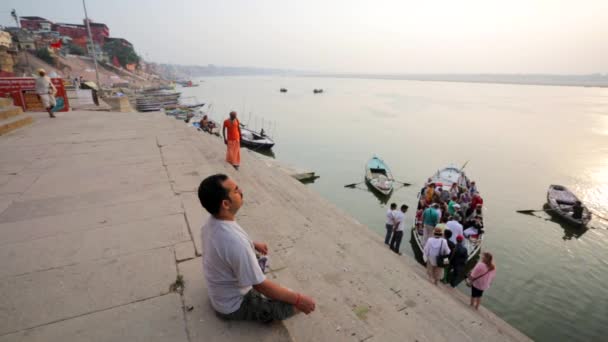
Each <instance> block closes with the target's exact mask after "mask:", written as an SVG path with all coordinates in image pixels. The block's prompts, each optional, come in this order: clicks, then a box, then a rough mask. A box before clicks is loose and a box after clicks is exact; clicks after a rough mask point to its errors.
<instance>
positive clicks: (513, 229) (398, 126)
mask: <svg viewBox="0 0 608 342" xmlns="http://www.w3.org/2000/svg"><path fill="white" fill-rule="evenodd" d="M281 87H286V88H288V89H289V91H288V92H287V93H280V92H279V88H281ZM314 88H323V89H325V93H324V94H320V95H313V93H312V89H314ZM181 90H182V91H183V93H184V96H188V95H196V96H197V97H198V98H199V99H200V100H205V101H207V102H212V103H213V105H214V106H213V110H212V115H211V116H212V118H213V119H215V120H218V121H219V120H220V119H223V118H224V117H225V116H227V113H228V112H229V111H230V110H233V109H234V110H236V111H238V112H239V116H240V118H241V121H242V122H244V123H247V122H249V125H250V126H254V127H256V126H257V128H259V127H261V126H262V118H263V119H264V127H266V130H268V129H270V133H271V134H272V135H273V137H274V138H275V141H276V143H277V145H276V147H275V148H274V152H275V154H276V158H277V159H279V160H282V161H286V162H288V163H291V164H293V165H297V166H301V167H306V168H310V169H313V170H315V171H317V172H318V173H319V174H320V175H321V178H320V179H318V180H317V181H316V182H315V183H314V184H312V185H310V186H311V187H312V188H313V189H315V190H316V191H318V192H319V193H320V194H321V195H323V196H324V197H326V198H327V199H329V200H330V201H332V202H333V203H335V204H336V205H338V206H339V207H341V208H342V209H343V210H345V211H346V212H348V213H349V214H351V215H352V216H354V217H355V218H357V219H358V220H359V221H360V222H362V223H364V224H366V225H367V226H369V227H370V229H372V230H374V231H377V232H378V234H383V232H384V213H385V210H386V205H385V204H382V203H380V201H379V200H378V199H377V198H376V197H374V196H373V195H372V194H371V193H369V192H367V191H366V190H363V189H365V188H364V187H363V188H362V189H346V188H344V187H343V185H344V184H347V183H354V182H356V181H361V180H362V179H363V166H364V164H365V162H366V161H367V160H368V159H369V158H370V157H371V156H372V155H373V154H377V155H379V156H380V157H382V158H383V159H384V160H385V161H386V162H387V163H388V164H389V165H390V167H391V168H392V171H393V174H394V175H395V177H396V178H397V179H399V180H401V181H404V182H408V183H412V184H414V185H413V186H411V187H408V188H403V189H400V190H398V191H397V192H396V193H394V194H393V196H392V198H391V199H390V201H391V202H393V201H394V202H397V203H399V204H401V203H405V204H408V205H410V207H411V206H414V205H415V203H416V192H417V191H418V190H419V189H420V187H421V186H422V184H423V182H424V180H425V179H426V178H427V177H428V176H430V175H431V174H432V173H434V172H435V171H436V170H437V169H439V168H441V167H443V166H446V165H448V164H450V163H455V164H458V165H460V164H463V163H464V162H465V161H467V160H468V161H469V163H468V165H467V166H466V171H467V173H468V175H469V176H470V178H471V179H474V180H476V181H477V184H478V188H479V190H480V191H481V193H482V195H483V197H484V204H485V209H486V211H485V213H486V227H487V228H486V231H487V235H486V240H485V243H484V250H486V251H491V252H493V253H494V255H495V257H496V262H497V267H498V275H497V278H496V280H495V282H494V284H493V286H492V288H491V289H490V290H489V291H487V293H486V294H484V303H483V304H484V305H486V306H487V307H488V308H490V309H491V310H492V311H494V312H495V313H497V314H498V315H499V316H501V317H502V318H504V319H505V320H506V321H508V322H509V323H511V324H512V325H514V326H515V327H517V328H518V329H520V330H522V331H523V332H524V333H526V334H527V335H528V336H530V337H532V338H534V339H536V340H541V341H555V340H564V341H566V340H572V341H574V340H576V341H589V340H605V339H606V336H607V335H608V248H607V246H608V222H606V221H602V220H599V219H594V220H593V221H592V223H591V224H590V226H591V227H592V229H588V230H586V231H580V230H576V229H570V228H568V227H567V226H562V225H560V223H558V222H554V221H552V220H550V216H548V215H547V214H545V213H538V214H537V215H536V216H531V215H522V214H518V213H516V212H515V211H516V210H519V209H540V208H542V206H543V204H544V203H545V196H546V190H547V187H548V185H549V184H554V183H555V184H563V185H566V186H568V187H569V188H570V189H571V190H573V191H574V192H575V193H577V194H578V195H579V197H581V198H582V199H583V201H584V202H586V203H587V204H588V206H589V207H590V208H591V210H592V211H594V212H595V213H597V214H598V215H602V216H604V217H608V208H607V204H608V89H601V88H577V87H549V86H525V85H498V84H473V83H448V82H417V81H401V80H367V79H331V78H305V77H302V78H298V77H225V78H219V77H218V78H206V79H204V83H201V86H200V87H198V88H184V89H181ZM250 113H251V114H250ZM411 216H412V212H408V220H411ZM402 249H403V251H404V252H405V253H406V254H409V255H410V256H411V255H413V251H412V249H411V246H410V245H409V244H408V243H404V244H402ZM461 289H462V290H463V291H466V290H467V288H466V287H465V286H464V285H461Z"/></svg>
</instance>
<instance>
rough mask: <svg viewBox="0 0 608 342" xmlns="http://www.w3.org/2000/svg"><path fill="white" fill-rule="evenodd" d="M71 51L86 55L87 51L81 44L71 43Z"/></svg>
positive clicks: (69, 46) (75, 53)
mask: <svg viewBox="0 0 608 342" xmlns="http://www.w3.org/2000/svg"><path fill="white" fill-rule="evenodd" d="M68 50H69V53H71V54H72V55H78V56H84V55H85V53H86V51H85V50H84V49H83V48H82V47H81V46H79V45H76V44H73V43H70V44H68Z"/></svg>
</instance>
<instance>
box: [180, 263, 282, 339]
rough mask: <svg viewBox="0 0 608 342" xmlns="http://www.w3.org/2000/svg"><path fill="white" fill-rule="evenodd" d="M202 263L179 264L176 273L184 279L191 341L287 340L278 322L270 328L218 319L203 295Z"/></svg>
mask: <svg viewBox="0 0 608 342" xmlns="http://www.w3.org/2000/svg"><path fill="white" fill-rule="evenodd" d="M202 267H203V266H202V261H201V259H200V258H197V259H192V260H190V261H186V262H183V263H180V264H179V273H180V274H182V275H183V276H184V281H185V282H186V289H185V291H184V304H185V305H186V307H188V308H189V309H190V310H187V311H186V322H187V325H188V332H189V333H190V338H191V340H192V341H205V342H207V341H209V342H211V341H240V342H241V341H242V342H247V341H251V342H257V341H262V342H278V341H290V340H291V338H290V336H289V333H288V332H287V329H286V328H285V326H284V325H282V324H281V323H278V322H275V323H273V324H270V325H263V324H257V323H254V322H226V321H222V320H220V319H219V318H218V317H217V316H216V315H215V313H214V312H213V310H211V309H210V308H211V303H210V302H209V297H208V295H207V287H206V286H205V282H204V281H201V280H202V279H201V269H202Z"/></svg>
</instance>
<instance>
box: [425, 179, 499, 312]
mask: <svg viewBox="0 0 608 342" xmlns="http://www.w3.org/2000/svg"><path fill="white" fill-rule="evenodd" d="M442 185H443V184H441V183H439V184H437V183H435V182H433V181H432V180H431V179H429V181H428V182H427V184H426V185H425V187H424V188H423V189H422V190H421V192H420V201H419V203H418V210H417V212H416V229H418V230H419V232H420V231H421V232H422V241H421V242H422V243H421V245H422V246H423V259H424V261H425V262H426V267H427V273H428V276H429V280H430V281H431V282H432V283H433V284H435V285H437V284H438V282H439V281H443V282H445V283H449V284H450V285H451V286H452V287H456V285H458V283H459V282H460V281H462V279H465V281H466V283H467V285H468V286H471V306H473V307H474V308H475V309H477V308H478V307H479V303H480V301H481V296H482V295H483V291H485V290H486V289H488V288H489V287H490V284H491V283H492V280H493V279H494V276H495V274H496V267H495V266H494V261H493V256H492V254H491V253H487V252H485V253H482V256H481V261H480V262H479V263H478V264H477V265H476V266H475V268H473V271H472V272H471V273H470V274H469V275H465V268H466V264H467V260H468V250H467V247H466V246H465V241H466V243H468V244H474V243H476V242H477V241H479V238H480V236H481V235H482V234H483V232H484V226H483V199H482V198H481V196H480V195H479V192H478V191H477V187H476V185H475V182H474V181H473V182H469V181H468V180H466V183H464V184H461V185H459V184H458V183H453V184H452V185H451V186H450V187H449V189H445V188H443V187H442Z"/></svg>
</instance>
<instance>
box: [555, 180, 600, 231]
mask: <svg viewBox="0 0 608 342" xmlns="http://www.w3.org/2000/svg"><path fill="white" fill-rule="evenodd" d="M575 201H580V200H579V199H578V197H576V195H574V193H572V192H571V191H570V190H568V189H567V188H566V187H564V186H561V185H555V184H552V185H550V186H549V189H548V190H547V205H548V207H549V210H547V213H549V214H550V215H551V216H553V217H555V218H558V219H561V220H562V221H564V222H567V223H568V224H570V225H572V226H575V227H585V226H586V225H587V224H588V223H589V221H591V216H592V215H591V212H590V211H589V209H588V208H587V207H586V206H585V205H583V215H582V218H581V219H575V218H573V217H572V211H569V210H568V208H569V207H570V206H571V205H573V204H574V202H575Z"/></svg>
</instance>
